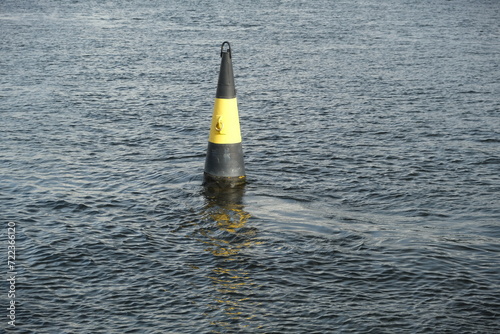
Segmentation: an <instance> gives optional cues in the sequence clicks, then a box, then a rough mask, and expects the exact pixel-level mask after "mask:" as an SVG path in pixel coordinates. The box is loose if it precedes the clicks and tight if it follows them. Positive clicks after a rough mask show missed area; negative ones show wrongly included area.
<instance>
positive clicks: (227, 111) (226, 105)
mask: <svg viewBox="0 0 500 334" xmlns="http://www.w3.org/2000/svg"><path fill="white" fill-rule="evenodd" d="M208 141H209V142H211V143H214V144H236V143H241V132H240V120H239V116H238V101H237V99H236V98H233V99H219V98H216V99H215V104H214V112H213V115H212V125H211V126H210V135H209V137H208Z"/></svg>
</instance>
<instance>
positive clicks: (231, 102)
mask: <svg viewBox="0 0 500 334" xmlns="http://www.w3.org/2000/svg"><path fill="white" fill-rule="evenodd" d="M224 45H227V49H226V50H224ZM220 56H221V58H222V59H221V64H220V72H219V81H218V84H217V93H216V95H215V103H214V110H213V114H212V123H211V125H210V135H209V137H208V148H207V157H206V160H205V173H204V183H205V184H207V183H213V182H215V183H217V184H218V185H222V186H229V187H234V186H238V185H242V184H244V183H245V181H246V177H245V163H244V161H243V149H242V146H241V132H240V120H239V116H238V103H237V99H236V89H235V86H234V75H233V63H232V54H231V45H230V44H229V42H224V43H222V45H221V49H220Z"/></svg>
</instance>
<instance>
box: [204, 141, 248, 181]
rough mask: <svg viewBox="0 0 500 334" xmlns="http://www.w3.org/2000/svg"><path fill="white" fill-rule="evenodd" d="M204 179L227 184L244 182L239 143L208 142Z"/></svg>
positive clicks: (241, 153) (241, 150)
mask: <svg viewBox="0 0 500 334" xmlns="http://www.w3.org/2000/svg"><path fill="white" fill-rule="evenodd" d="M205 181H206V182H207V181H215V182H219V183H229V184H232V183H235V184H241V183H245V164H244V162H243V149H242V146H241V143H236V144H215V143H211V142H208V148H207V158H206V161H205Z"/></svg>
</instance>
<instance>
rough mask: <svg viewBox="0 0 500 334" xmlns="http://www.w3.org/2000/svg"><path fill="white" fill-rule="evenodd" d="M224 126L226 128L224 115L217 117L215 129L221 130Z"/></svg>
mask: <svg viewBox="0 0 500 334" xmlns="http://www.w3.org/2000/svg"><path fill="white" fill-rule="evenodd" d="M223 128H224V123H222V116H220V117H219V118H218V119H217V123H215V130H217V132H221V131H222V129H223Z"/></svg>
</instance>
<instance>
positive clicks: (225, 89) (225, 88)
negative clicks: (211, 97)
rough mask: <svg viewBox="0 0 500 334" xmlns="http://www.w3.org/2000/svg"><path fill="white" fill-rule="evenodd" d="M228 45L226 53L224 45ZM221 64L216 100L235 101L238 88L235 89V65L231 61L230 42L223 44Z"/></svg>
mask: <svg viewBox="0 0 500 334" xmlns="http://www.w3.org/2000/svg"><path fill="white" fill-rule="evenodd" d="M225 44H227V47H228V48H227V50H226V51H224V45H225ZM220 56H221V57H222V60H221V63H220V72H219V82H218V84H217V93H216V94H215V97H216V98H219V99H233V98H235V97H236V88H235V87H234V76H233V63H232V60H231V45H229V42H224V43H222V46H221V48H220Z"/></svg>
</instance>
